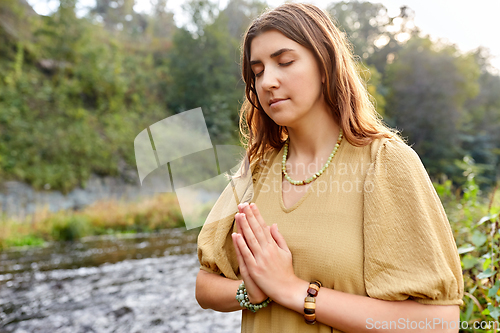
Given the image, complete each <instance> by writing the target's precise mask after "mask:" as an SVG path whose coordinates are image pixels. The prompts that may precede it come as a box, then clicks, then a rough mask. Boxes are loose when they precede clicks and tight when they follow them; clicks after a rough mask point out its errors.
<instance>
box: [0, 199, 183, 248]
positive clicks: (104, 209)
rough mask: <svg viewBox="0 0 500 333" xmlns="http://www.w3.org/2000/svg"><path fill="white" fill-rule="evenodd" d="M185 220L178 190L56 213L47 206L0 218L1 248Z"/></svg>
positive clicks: (148, 229)
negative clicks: (177, 194) (18, 217)
mask: <svg viewBox="0 0 500 333" xmlns="http://www.w3.org/2000/svg"><path fill="white" fill-rule="evenodd" d="M182 226H184V220H183V218H182V213H181V210H180V207H179V203H178V201H177V198H176V196H175V194H172V193H162V194H157V195H155V196H153V197H150V198H145V199H142V200H141V201H136V202H121V201H117V200H105V201H99V202H96V203H94V204H92V205H89V206H87V207H85V208H83V209H81V210H79V211H73V210H62V211H59V212H56V213H52V212H50V211H49V209H48V208H47V207H45V208H43V209H40V210H38V211H36V212H35V213H33V214H31V215H28V216H26V217H24V218H23V219H16V218H12V217H9V218H8V217H6V216H2V217H1V218H0V251H2V250H5V249H7V248H12V247H17V246H43V244H44V243H46V242H54V241H73V240H77V239H81V238H82V237H86V236H94V235H105V234H115V233H137V232H152V231H158V230H162V229H168V228H174V227H182Z"/></svg>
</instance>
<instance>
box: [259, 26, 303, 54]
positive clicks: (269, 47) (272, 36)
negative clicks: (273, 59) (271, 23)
mask: <svg viewBox="0 0 500 333" xmlns="http://www.w3.org/2000/svg"><path fill="white" fill-rule="evenodd" d="M281 48H290V49H294V50H296V51H299V52H300V50H302V49H303V48H304V47H303V46H302V45H300V44H299V43H297V42H295V41H293V40H291V39H290V38H288V37H286V36H285V35H283V34H282V33H281V32H279V31H278V30H269V31H266V32H263V33H261V34H260V35H258V36H256V37H254V38H253V40H252V42H251V44H250V55H251V56H250V60H256V59H257V58H258V59H261V58H268V57H270V56H271V54H272V53H273V52H275V51H276V50H279V49H281Z"/></svg>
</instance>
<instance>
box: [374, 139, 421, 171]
mask: <svg viewBox="0 0 500 333" xmlns="http://www.w3.org/2000/svg"><path fill="white" fill-rule="evenodd" d="M368 146H369V147H367V149H369V150H370V160H371V163H374V164H381V163H386V164H387V165H386V167H391V168H411V167H415V166H418V167H420V166H423V165H422V161H421V160H420V157H419V156H418V154H417V153H416V152H415V150H413V148H411V147H410V146H408V145H407V144H406V143H404V142H403V141H401V140H398V139H395V138H381V139H375V140H373V142H372V143H371V144H369V145H368Z"/></svg>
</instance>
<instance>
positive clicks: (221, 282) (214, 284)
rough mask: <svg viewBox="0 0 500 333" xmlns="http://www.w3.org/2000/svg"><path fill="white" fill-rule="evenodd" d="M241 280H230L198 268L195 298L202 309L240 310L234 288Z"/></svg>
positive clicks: (235, 288)
mask: <svg viewBox="0 0 500 333" xmlns="http://www.w3.org/2000/svg"><path fill="white" fill-rule="evenodd" d="M240 283H241V280H231V279H228V278H226V277H223V276H221V275H218V274H213V273H209V272H207V271H204V270H202V269H200V271H199V272H198V275H197V276H196V300H197V301H198V304H200V306H201V307H202V308H203V309H213V310H215V311H221V312H231V311H238V310H241V306H240V303H238V301H237V300H236V298H235V296H236V290H237V289H238V286H239V285H240Z"/></svg>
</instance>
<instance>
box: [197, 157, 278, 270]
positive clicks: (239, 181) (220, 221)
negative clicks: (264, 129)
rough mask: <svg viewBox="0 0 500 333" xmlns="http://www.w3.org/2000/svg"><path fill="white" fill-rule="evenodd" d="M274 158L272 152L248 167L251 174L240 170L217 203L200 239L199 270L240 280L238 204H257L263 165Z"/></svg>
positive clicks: (201, 232)
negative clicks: (235, 240)
mask: <svg viewBox="0 0 500 333" xmlns="http://www.w3.org/2000/svg"><path fill="white" fill-rule="evenodd" d="M272 157H273V152H269V153H267V154H266V155H264V158H263V159H262V160H255V161H254V162H253V163H251V164H250V166H249V170H250V172H244V171H242V169H240V170H239V172H238V173H237V175H235V177H232V181H231V182H230V183H229V184H228V185H227V186H226V188H225V189H224V191H223V192H222V194H221V195H220V197H219V198H218V199H217V201H216V203H215V205H214V206H213V208H212V210H211V211H210V213H209V214H208V217H207V219H206V221H205V223H204V225H203V227H202V229H201V231H200V233H199V235H198V260H199V262H200V269H203V270H205V271H207V272H209V273H215V274H220V275H224V276H225V277H227V278H230V279H233V280H236V279H238V274H239V267H238V260H237V258H236V252H235V250H234V245H233V240H232V237H231V234H232V233H233V232H236V224H235V223H234V215H235V214H236V213H237V212H238V206H237V205H238V204H239V203H241V202H254V201H255V199H256V195H257V194H258V192H259V189H260V187H261V183H260V182H259V179H260V176H261V174H262V173H263V172H262V168H263V165H265V162H266V161H267V160H268V159H269V158H272Z"/></svg>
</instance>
